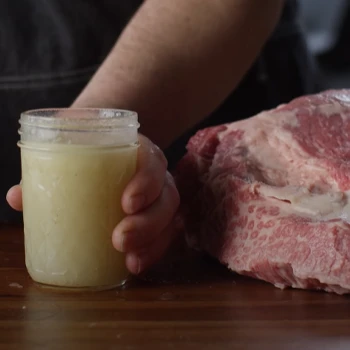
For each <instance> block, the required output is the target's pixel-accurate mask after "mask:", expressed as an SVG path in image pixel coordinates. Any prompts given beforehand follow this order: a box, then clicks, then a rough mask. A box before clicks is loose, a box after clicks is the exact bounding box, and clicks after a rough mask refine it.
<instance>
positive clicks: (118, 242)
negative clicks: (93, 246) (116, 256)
mask: <svg viewBox="0 0 350 350" xmlns="http://www.w3.org/2000/svg"><path fill="white" fill-rule="evenodd" d="M113 242H114V247H115V248H116V249H117V250H118V251H119V252H121V253H125V246H124V245H125V232H118V231H117V230H115V231H114V232H113Z"/></svg>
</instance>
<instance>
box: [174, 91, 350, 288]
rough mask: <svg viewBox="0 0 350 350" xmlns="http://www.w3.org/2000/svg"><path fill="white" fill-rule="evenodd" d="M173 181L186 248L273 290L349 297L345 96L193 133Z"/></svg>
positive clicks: (304, 101)
mask: <svg viewBox="0 0 350 350" xmlns="http://www.w3.org/2000/svg"><path fill="white" fill-rule="evenodd" d="M252 103H253V101H252ZM175 177H176V181H177V185H178V188H179V191H180V194H181V197H182V211H183V214H184V219H185V227H186V236H187V241H188V243H189V245H190V246H191V247H194V248H196V249H199V250H202V251H205V252H207V253H209V254H210V255H212V256H214V257H215V258H217V259H218V260H219V261H220V262H221V263H223V264H225V265H227V266H228V268H229V269H231V270H233V271H235V272H237V273H239V274H243V275H248V276H251V277H254V278H257V279H261V280H265V281H267V282H270V283H272V284H274V285H275V286H276V287H279V288H286V287H294V288H302V289H319V290H325V291H329V292H335V293H339V294H344V293H348V292H349V291H350V200H349V198H350V197H349V195H350V192H349V191H350V90H328V91H325V92H322V93H319V94H316V95H309V96H303V97H300V98H297V99H295V100H293V101H291V102H290V103H288V104H285V105H281V106H279V107H278V108H276V109H273V110H269V111H265V112H262V113H260V114H258V115H256V116H254V117H251V118H249V119H246V120H242V121H239V122H234V123H232V124H225V125H220V126H217V127H212V128H207V129H203V130H200V131H199V132H198V133H197V134H196V135H195V136H193V137H192V138H191V140H190V141H189V143H188V145H187V154H186V155H185V156H184V158H183V159H182V160H181V161H180V163H179V165H178V167H177V169H176V175H175Z"/></svg>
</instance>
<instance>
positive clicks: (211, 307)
mask: <svg viewBox="0 0 350 350" xmlns="http://www.w3.org/2000/svg"><path fill="white" fill-rule="evenodd" d="M0 348H1V349H8V350H11V349H143V350H146V349H164V350H166V349H180V350H184V349H201V350H204V349H220V350H221V349H283V350H289V349H298V350H299V349H300V350H304V349H305V350H306V349H318V350H319V349H332V350H337V349H350V299H349V297H344V296H338V295H335V294H327V293H322V292H307V291H301V290H285V291H281V290H279V289H277V288H275V287H273V286H271V285H269V284H266V283H263V282H259V281H255V280H252V279H248V278H243V277H239V276H237V275H234V274H232V273H229V272H228V271H227V270H226V269H225V268H224V267H222V266H219V265H218V264H217V263H215V262H214V261H212V260H210V259H206V258H203V257H201V256H199V255H195V254H192V253H188V252H183V253H181V254H180V255H179V254H178V255H177V258H174V257H173V256H169V257H168V258H167V259H165V260H164V261H163V262H162V264H160V265H159V266H158V267H156V268H154V269H153V270H152V271H150V272H149V273H148V274H147V275H145V276H143V277H142V279H141V280H136V279H135V280H134V281H132V282H131V283H130V284H129V285H128V286H127V287H126V288H124V289H122V290H112V291H107V292H98V293H84V294H80V293H62V292H61V293H58V292H53V291H47V290H44V289H42V288H40V287H38V286H36V285H35V284H34V283H33V282H32V281H31V279H30V278H29V276H28V275H27V272H26V270H25V267H24V252H23V234H22V230H21V228H19V227H17V228H16V227H9V226H1V227H0Z"/></svg>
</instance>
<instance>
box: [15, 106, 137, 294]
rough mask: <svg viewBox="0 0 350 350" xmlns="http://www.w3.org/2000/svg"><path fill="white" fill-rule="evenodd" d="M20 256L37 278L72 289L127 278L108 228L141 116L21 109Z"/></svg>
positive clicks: (118, 210) (115, 218)
mask: <svg viewBox="0 0 350 350" xmlns="http://www.w3.org/2000/svg"><path fill="white" fill-rule="evenodd" d="M20 124H21V128H20V131H19V133H20V135H21V139H20V142H19V146H20V148H21V162H22V194H23V220H24V234H25V260H26V266H27V270H28V272H29V274H30V276H31V277H32V279H33V280H34V281H35V282H38V283H40V284H43V285H48V286H55V287H63V288H75V289H94V290H95V289H96V290H103V289H110V288H113V287H116V286H120V285H122V284H124V283H125V281H126V280H127V278H128V272H127V269H126V267H125V257H124V254H122V253H119V252H118V251H116V250H115V248H114V247H113V245H112V231H113V229H114V228H115V227H116V225H117V224H118V223H119V221H120V220H121V219H122V218H123V217H124V215H125V214H124V212H123V210H122V207H121V196H122V193H123V190H124V188H125V187H126V185H127V184H128V182H129V181H130V179H131V177H132V176H133V175H134V173H135V170H136V162H137V149H138V131H137V130H138V127H139V124H138V120H137V114H136V113H135V112H132V111H124V110H111V109H73V108H72V109H43V110H32V111H27V112H24V113H22V115H21V118H20Z"/></svg>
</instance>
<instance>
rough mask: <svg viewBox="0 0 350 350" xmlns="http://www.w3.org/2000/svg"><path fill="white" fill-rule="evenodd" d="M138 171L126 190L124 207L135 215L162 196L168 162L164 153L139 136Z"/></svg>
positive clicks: (123, 201) (123, 198)
mask: <svg viewBox="0 0 350 350" xmlns="http://www.w3.org/2000/svg"><path fill="white" fill-rule="evenodd" d="M139 141H140V148H139V150H138V161H137V171H136V174H135V176H134V177H133V178H132V179H131V181H130V182H129V184H128V185H127V187H126V188H125V190H124V193H123V196H122V207H123V210H124V211H125V213H126V214H134V213H136V212H138V211H140V210H142V209H144V208H146V207H147V206H149V205H150V204H151V203H153V202H154V201H155V200H156V199H157V198H158V197H159V195H160V194H161V191H162V188H163V186H164V181H165V173H166V169H167V160H166V158H165V156H164V154H163V152H162V151H161V150H160V149H159V148H158V147H157V146H156V145H155V144H153V143H152V142H151V141H150V140H149V139H147V138H146V137H145V136H142V135H139Z"/></svg>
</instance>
